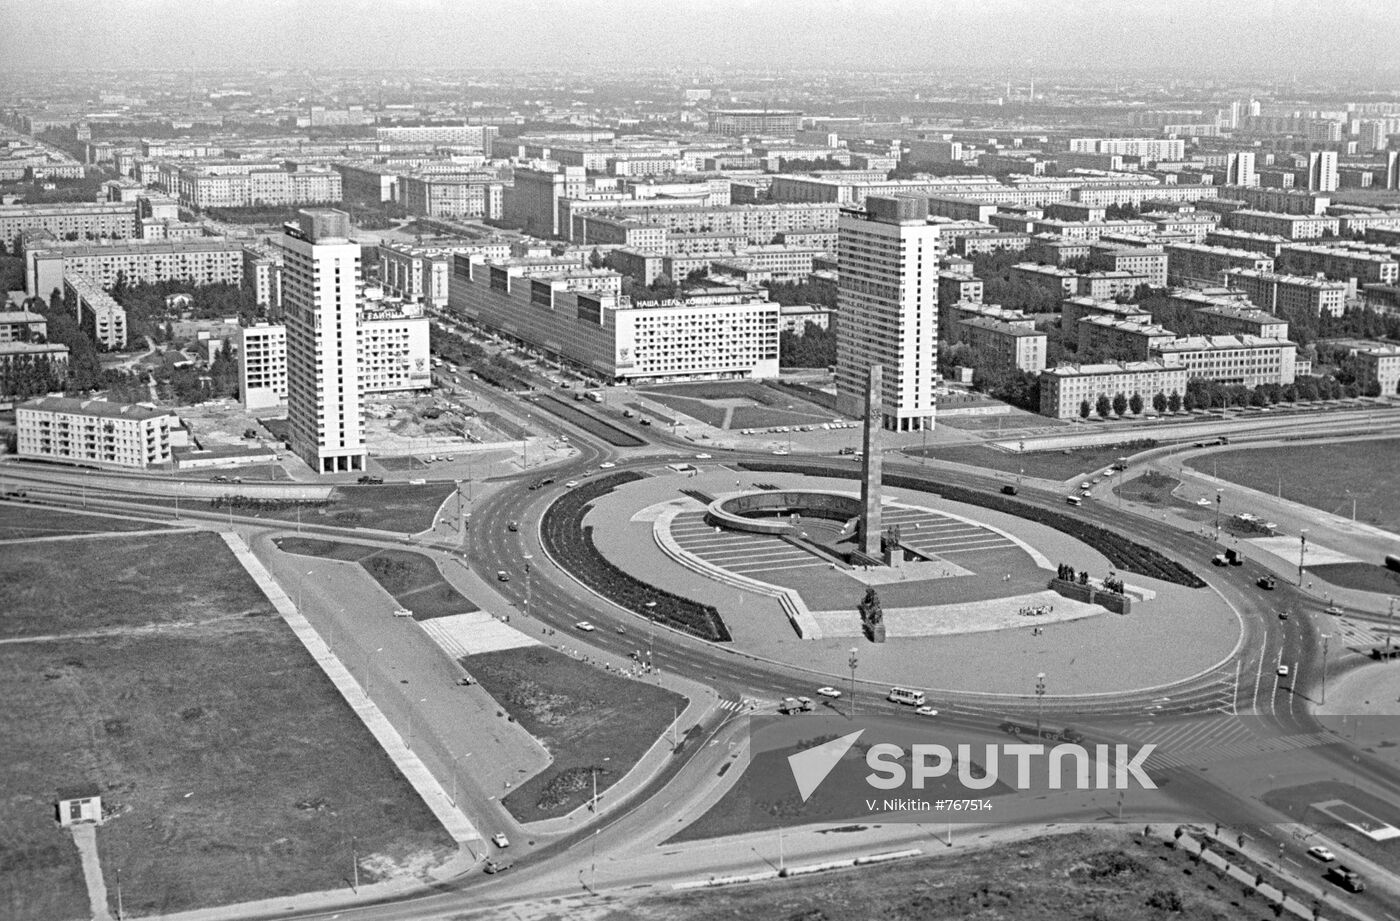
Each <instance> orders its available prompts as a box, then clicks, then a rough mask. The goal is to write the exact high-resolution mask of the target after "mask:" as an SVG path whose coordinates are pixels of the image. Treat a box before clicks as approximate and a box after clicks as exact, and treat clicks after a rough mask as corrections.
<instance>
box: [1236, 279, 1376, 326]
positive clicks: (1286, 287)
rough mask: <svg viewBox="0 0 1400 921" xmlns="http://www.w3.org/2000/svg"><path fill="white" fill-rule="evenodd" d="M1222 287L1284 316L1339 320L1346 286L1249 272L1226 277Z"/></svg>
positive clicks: (1345, 297) (1341, 283) (1342, 283)
mask: <svg viewBox="0 0 1400 921" xmlns="http://www.w3.org/2000/svg"><path fill="white" fill-rule="evenodd" d="M1225 283H1226V284H1227V285H1229V286H1230V287H1231V288H1234V289H1236V290H1237V291H1241V292H1243V293H1244V295H1245V297H1247V298H1249V299H1250V301H1252V302H1253V303H1254V304H1255V306H1258V307H1262V308H1263V309H1264V310H1267V311H1269V312H1270V313H1275V314H1282V315H1283V316H1320V315H1322V314H1324V313H1326V314H1329V315H1330V316H1334V317H1339V316H1341V315H1342V312H1343V311H1344V310H1346V303H1347V293H1348V286H1347V284H1346V283H1345V282H1340V281H1327V280H1325V279H1321V278H1311V277H1307V276H1302V275H1282V274H1278V273H1275V272H1259V271H1253V270H1249V269H1232V270H1229V271H1227V272H1226V273H1225Z"/></svg>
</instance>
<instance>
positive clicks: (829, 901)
mask: <svg viewBox="0 0 1400 921" xmlns="http://www.w3.org/2000/svg"><path fill="white" fill-rule="evenodd" d="M932 848H936V849H937V850H938V851H942V850H943V848H942V847H941V846H940V845H937V844H933V845H932ZM774 850H775V851H776V844H775V846H774ZM1157 906H1167V907H1165V908H1164V907H1157ZM1328 916H1329V915H1328V914H1326V913H1324V917H1328ZM600 917H601V919H602V921H622V919H624V918H626V919H636V921H720V919H730V918H765V919H767V918H772V919H781V921H838V919H852V921H855V919H861V921H864V919H869V918H879V919H882V921H932V919H950V918H997V919H1001V921H1044V919H1048V918H1057V919H1059V918H1066V919H1068V918H1074V919H1086V921H1099V919H1114V921H1158V919H1162V918H1191V919H1196V921H1223V919H1227V918H1229V919H1234V918H1245V917H1249V918H1263V917H1272V913H1271V912H1270V911H1269V910H1268V905H1267V903H1266V902H1265V901H1264V900H1263V899H1262V898H1260V897H1258V896H1255V897H1253V898H1252V899H1250V900H1248V901H1243V902H1242V901H1241V891H1240V888H1239V886H1238V885H1237V884H1236V883H1234V882H1233V881H1231V882H1224V881H1222V880H1221V879H1219V878H1218V877H1217V876H1216V875H1215V874H1214V873H1213V872H1211V871H1210V870H1208V869H1204V868H1199V867H1197V866H1196V865H1195V864H1193V863H1192V861H1191V858H1190V857H1188V856H1187V855H1186V854H1185V853H1182V852H1180V851H1174V850H1171V849H1168V848H1166V847H1164V846H1163V845H1161V844H1159V843H1155V842H1152V843H1143V842H1142V841H1141V840H1140V839H1138V838H1136V837H1133V836H1131V835H1130V834H1129V833H1128V832H1126V831H1124V830H1119V829H1102V830H1095V831H1092V832H1087V831H1086V832H1075V833H1072V834H1066V835H1054V836H1047V837H1043V838H1032V839H1029V840H1025V841H1019V842H1016V843H1015V844H1010V845H1002V846H999V847H990V848H989V847H976V846H973V847H966V848H960V849H955V850H953V851H950V852H948V853H946V854H940V855H939V856H937V857H931V858H923V859H917V860H903V861H898V862H895V863H891V864H888V865H885V866H875V867H865V868H863V869H859V870H852V871H842V872H836V873H820V874H816V875H813V876H806V877H796V878H792V879H786V880H773V881H770V882H766V883H763V884H761V885H755V886H731V887H727V888H723V889H715V890H708V891H696V892H687V893H684V894H666V895H656V896H650V897H647V898H645V899H641V900H638V901H636V902H631V903H628V904H625V905H623V906H619V907H618V908H616V909H614V910H613V911H611V912H609V913H607V914H604V915H602V916H600Z"/></svg>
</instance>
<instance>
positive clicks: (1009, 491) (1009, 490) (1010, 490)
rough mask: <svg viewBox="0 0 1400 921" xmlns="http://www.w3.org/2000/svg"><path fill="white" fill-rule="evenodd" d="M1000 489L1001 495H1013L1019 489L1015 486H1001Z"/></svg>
mask: <svg viewBox="0 0 1400 921" xmlns="http://www.w3.org/2000/svg"><path fill="white" fill-rule="evenodd" d="M1001 491H1002V494H1003V495H1007V496H1014V495H1016V493H1017V492H1018V491H1019V490H1017V489H1016V487H1015V486H1003V487H1002V488H1001Z"/></svg>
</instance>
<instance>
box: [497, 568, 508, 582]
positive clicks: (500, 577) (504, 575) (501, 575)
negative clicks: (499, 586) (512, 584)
mask: <svg viewBox="0 0 1400 921" xmlns="http://www.w3.org/2000/svg"><path fill="white" fill-rule="evenodd" d="M496 581H497V582H509V581H510V573H508V572H506V571H505V570H504V569H498V570H496Z"/></svg>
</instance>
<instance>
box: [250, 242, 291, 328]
mask: <svg viewBox="0 0 1400 921" xmlns="http://www.w3.org/2000/svg"><path fill="white" fill-rule="evenodd" d="M243 287H244V288H246V289H247V290H249V291H251V292H252V294H253V298H254V299H255V300H256V301H257V304H258V306H259V307H261V308H263V309H264V310H268V311H274V312H275V311H277V310H278V309H280V308H281V306H282V251H281V250H280V249H278V248H277V247H275V246H267V245H264V244H261V243H245V244H244V245H243Z"/></svg>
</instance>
